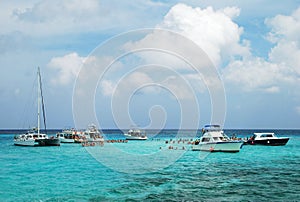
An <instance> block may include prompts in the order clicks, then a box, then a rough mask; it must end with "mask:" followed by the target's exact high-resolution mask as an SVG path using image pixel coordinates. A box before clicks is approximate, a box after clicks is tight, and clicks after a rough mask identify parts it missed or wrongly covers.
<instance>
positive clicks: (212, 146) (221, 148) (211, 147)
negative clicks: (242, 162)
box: [192, 142, 243, 152]
mask: <svg viewBox="0 0 300 202" xmlns="http://www.w3.org/2000/svg"><path fill="white" fill-rule="evenodd" d="M242 145H243V142H208V143H199V144H198V145H193V146H192V150H193V151H208V152H239V151H240V149H241V148H242Z"/></svg>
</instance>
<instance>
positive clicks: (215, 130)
mask: <svg viewBox="0 0 300 202" xmlns="http://www.w3.org/2000/svg"><path fill="white" fill-rule="evenodd" d="M202 133H203V135H202V137H201V138H200V139H197V140H196V141H195V142H194V144H193V145H192V150H193V151H208V152H239V151H240V149H241V148H242V145H243V143H244V142H243V141H240V140H230V138H229V137H228V136H227V135H226V134H225V133H224V131H223V130H222V129H221V127H220V125H206V126H205V127H204V128H203V129H202Z"/></svg>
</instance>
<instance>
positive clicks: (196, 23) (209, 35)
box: [158, 4, 249, 66]
mask: <svg viewBox="0 0 300 202" xmlns="http://www.w3.org/2000/svg"><path fill="white" fill-rule="evenodd" d="M239 12H240V10H239V9H238V8H236V7H225V8H224V9H221V10H214V9H213V8H212V7H208V8H206V9H201V8H199V7H196V8H192V7H190V6H187V5H185V4H177V5H175V6H173V7H172V8H171V9H170V11H169V12H168V13H167V14H166V16H165V17H164V20H163V22H162V23H161V24H159V25H158V27H159V28H165V29H170V30H172V31H176V32H178V33H180V34H182V35H184V36H186V37H188V38H189V39H191V40H193V41H194V42H195V43H196V44H198V45H199V46H200V47H201V48H202V49H203V50H204V51H205V52H206V53H207V54H208V56H209V57H210V58H211V60H212V61H213V62H214V64H215V65H217V66H219V65H221V64H222V62H224V61H227V60H229V59H230V58H231V57H233V56H235V55H242V56H246V55H248V54H249V49H248V45H247V44H246V43H245V44H241V41H240V36H241V34H242V33H243V28H241V27H239V26H238V25H237V24H236V23H235V22H233V20H232V19H233V18H234V17H236V16H238V15H239ZM174 45H176V43H174Z"/></svg>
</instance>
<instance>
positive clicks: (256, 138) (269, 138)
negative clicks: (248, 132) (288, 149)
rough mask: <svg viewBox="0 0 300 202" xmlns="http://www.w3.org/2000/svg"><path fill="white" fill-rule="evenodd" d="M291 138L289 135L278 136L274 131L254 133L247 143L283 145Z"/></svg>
mask: <svg viewBox="0 0 300 202" xmlns="http://www.w3.org/2000/svg"><path fill="white" fill-rule="evenodd" d="M289 139H290V138H288V137H277V136H276V135H275V134H274V133H254V135H253V136H252V137H251V138H250V139H249V140H248V141H247V142H246V143H245V144H249V145H269V146H283V145H286V143H287V142H288V141H289Z"/></svg>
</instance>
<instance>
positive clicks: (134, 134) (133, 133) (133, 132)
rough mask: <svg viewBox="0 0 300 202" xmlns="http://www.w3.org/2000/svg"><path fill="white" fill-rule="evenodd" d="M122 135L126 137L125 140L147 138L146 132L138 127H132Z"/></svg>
mask: <svg viewBox="0 0 300 202" xmlns="http://www.w3.org/2000/svg"><path fill="white" fill-rule="evenodd" d="M124 135H125V137H126V140H147V139H148V137H147V135H146V132H142V131H141V130H140V129H138V128H132V129H130V130H129V131H128V132H127V133H126V134H124Z"/></svg>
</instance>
